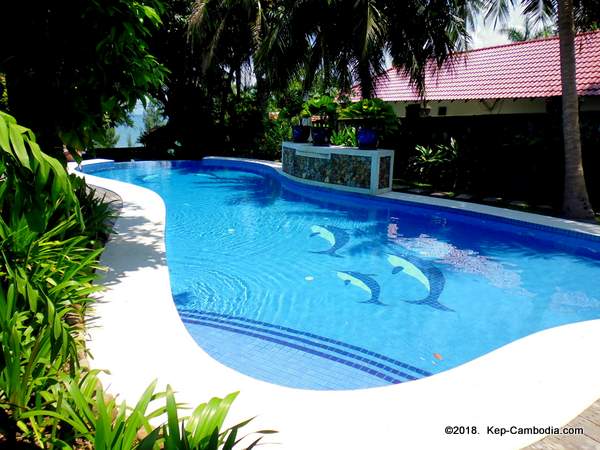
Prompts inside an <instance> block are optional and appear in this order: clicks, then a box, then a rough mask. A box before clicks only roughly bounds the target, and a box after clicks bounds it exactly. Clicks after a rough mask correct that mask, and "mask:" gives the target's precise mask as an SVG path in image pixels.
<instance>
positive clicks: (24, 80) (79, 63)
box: [0, 0, 166, 149]
mask: <svg viewBox="0 0 600 450" xmlns="http://www.w3.org/2000/svg"><path fill="white" fill-rule="evenodd" d="M8 3H9V4H7V5H3V17H4V18H5V19H6V20H4V21H3V24H2V27H0V40H1V42H3V45H2V46H0V73H3V74H4V75H5V76H6V88H7V89H6V90H7V93H8V106H9V109H10V112H11V113H12V114H13V115H14V116H16V117H17V118H18V120H19V121H20V123H22V124H24V125H25V126H27V127H30V128H32V129H34V130H36V134H37V135H38V139H39V140H40V141H41V142H42V144H43V145H45V148H47V149H50V148H52V147H56V146H59V145H61V144H63V143H64V144H67V145H70V146H73V147H75V148H85V147H86V146H89V145H90V144H91V143H92V141H93V140H94V139H97V138H99V137H101V136H102V135H103V134H104V132H105V129H106V128H108V127H111V126H113V125H114V124H115V123H117V122H119V121H122V120H124V119H125V117H126V115H127V112H128V111H129V110H131V109H132V108H133V107H134V105H135V103H136V101H137V100H138V99H141V98H143V97H144V96H145V95H146V94H147V93H148V92H150V91H151V90H153V89H156V88H158V87H159V86H160V85H161V83H162V81H163V79H164V76H165V74H166V71H165V69H164V67H163V66H162V65H161V64H160V63H159V62H158V61H157V60H156V59H155V58H154V56H153V55H152V54H151V53H150V52H149V51H148V40H149V38H150V35H151V32H152V31H153V30H154V29H156V27H157V26H159V24H160V17H159V13H160V11H161V10H162V4H161V3H160V2H159V1H158V0H140V1H133V2H132V1H127V0H90V1H84V2H78V1H60V2H49V3H45V4H44V5H43V6H37V5H36V4H34V5H33V6H32V4H30V3H25V2H8Z"/></svg>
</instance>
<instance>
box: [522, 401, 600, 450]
mask: <svg viewBox="0 0 600 450" xmlns="http://www.w3.org/2000/svg"><path fill="white" fill-rule="evenodd" d="M566 427H569V428H575V427H581V428H583V431H584V434H583V435H577V436H571V435H560V436H547V437H545V438H544V439H542V440H540V441H538V442H536V443H535V444H532V445H530V446H528V447H525V448H524V449H523V450H600V400H596V402H594V403H593V404H592V405H591V406H590V407H589V408H587V409H586V410H585V411H583V412H582V413H581V414H579V415H578V416H577V417H576V418H575V419H573V420H572V421H570V422H569V423H568V424H567V425H566Z"/></svg>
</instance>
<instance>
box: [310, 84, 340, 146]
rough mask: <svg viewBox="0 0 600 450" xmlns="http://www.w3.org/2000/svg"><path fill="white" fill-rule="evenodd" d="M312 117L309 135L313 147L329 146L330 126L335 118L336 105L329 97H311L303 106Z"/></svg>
mask: <svg viewBox="0 0 600 450" xmlns="http://www.w3.org/2000/svg"><path fill="white" fill-rule="evenodd" d="M305 108H306V110H307V111H308V112H309V113H310V115H311V117H312V124H313V126H312V127H311V135H312V140H313V144H314V145H329V141H330V138H331V125H332V123H333V121H334V120H335V118H336V113H337V104H336V103H335V101H334V100H333V98H331V97H330V96H329V95H322V96H320V97H313V98H312V99H310V100H308V101H307V102H306V104H305Z"/></svg>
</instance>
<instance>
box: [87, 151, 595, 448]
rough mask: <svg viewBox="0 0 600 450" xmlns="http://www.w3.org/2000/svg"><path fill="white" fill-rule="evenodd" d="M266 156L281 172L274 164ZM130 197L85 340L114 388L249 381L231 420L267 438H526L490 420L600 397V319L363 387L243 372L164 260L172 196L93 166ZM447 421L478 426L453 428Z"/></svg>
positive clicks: (564, 419) (374, 444)
mask: <svg viewBox="0 0 600 450" xmlns="http://www.w3.org/2000/svg"><path fill="white" fill-rule="evenodd" d="M257 163H260V164H268V165H270V166H271V167H273V168H274V170H278V171H280V167H279V166H278V165H277V164H275V163H265V162H257ZM84 176H85V178H86V179H87V181H88V183H90V184H93V185H96V186H100V187H103V188H105V189H109V190H111V191H114V192H115V193H117V194H118V195H119V196H121V198H122V199H123V208H122V210H121V215H120V217H119V218H118V220H117V222H116V224H115V231H116V234H115V235H113V236H112V238H111V239H110V240H109V242H108V244H107V246H106V250H105V251H104V253H103V254H102V259H101V263H102V264H103V265H104V266H106V267H108V268H109V271H108V273H107V274H106V276H104V278H103V280H102V284H103V285H105V286H106V290H105V291H104V292H103V293H102V294H101V298H100V300H99V303H98V305H97V306H96V307H95V316H96V319H95V320H94V321H93V323H91V324H90V328H89V330H88V332H89V342H88V346H89V349H90V351H91V353H92V355H93V360H92V361H91V365H92V367H94V368H100V369H107V370H109V371H110V374H109V375H106V376H104V381H105V384H106V385H107V386H108V388H109V390H110V391H111V392H112V393H114V394H118V395H119V397H120V398H124V399H127V400H128V402H131V403H133V402H135V401H136V400H137V398H138V396H139V395H140V394H141V393H142V391H143V390H144V388H145V387H146V386H147V385H148V384H149V383H150V382H151V381H152V380H153V379H156V378H157V379H158V380H159V383H160V386H165V385H166V384H167V383H169V384H171V385H172V386H173V387H174V389H176V390H177V391H178V393H179V394H178V400H179V401H183V402H187V403H189V404H192V405H193V404H197V403H200V402H203V401H206V400H208V399H209V398H210V397H212V396H223V395H226V394H227V393H229V392H233V391H240V392H241V393H240V395H239V397H238V399H237V400H236V402H235V403H234V405H233V408H232V411H231V414H230V416H229V417H228V421H227V423H228V424H233V423H237V422H239V421H241V420H242V419H246V418H249V417H253V416H258V417H257V418H256V419H255V421H254V422H252V423H251V424H250V425H249V426H248V427H246V428H247V429H248V430H258V429H264V428H267V429H275V430H278V431H279V434H277V435H274V436H270V437H267V439H266V441H265V442H272V443H278V444H277V445H266V446H264V447H263V448H266V449H271V448H272V449H283V450H307V449H311V450H337V449H340V450H341V449H343V450H352V449H357V450H358V449H360V450H365V449H386V450H387V449H427V450H431V449H478V450H480V449H518V448H521V447H523V446H525V445H528V444H530V443H532V442H535V441H537V440H539V439H540V438H541V437H542V436H540V435H510V434H506V435H504V436H502V437H501V436H498V435H492V434H488V433H487V432H486V429H487V427H488V426H496V427H503V426H504V427H510V426H513V425H515V426H519V427H530V426H537V427H548V426H550V425H552V426H562V425H564V424H566V423H568V422H569V421H570V420H571V419H573V418H574V417H575V416H577V414H579V413H580V412H581V411H583V410H584V409H585V408H586V407H587V406H589V405H590V404H591V403H592V402H594V401H595V400H596V399H598V398H600V378H599V374H600V358H599V357H598V345H599V343H600V320H594V321H588V322H580V323H576V324H571V325H565V326H561V327H557V328H552V329H549V330H544V331H541V332H539V333H535V334H533V335H530V336H527V337H525V338H523V339H519V340H517V341H515V342H512V343H510V344H508V345H506V346H504V347H502V348H500V349H498V350H495V351H493V352H491V353H488V354H486V355H484V356H482V357H480V358H477V359H475V360H473V361H471V362H469V363H466V364H464V365H462V366H459V367H456V368H454V369H451V370H448V371H445V372H442V373H440V374H437V375H433V376H431V377H428V378H424V379H420V380H417V381H411V382H407V383H403V384H399V385H393V386H387V387H381V388H372V389H362V390H354V391H310V390H300V389H292V388H286V387H282V386H278V385H274V384H270V383H266V382H263V381H259V380H256V379H253V378H250V377H248V376H245V375H243V374H241V373H239V372H237V371H235V370H233V369H230V368H228V367H226V366H224V365H222V364H221V363H219V362H218V361H216V360H214V359H213V358H212V357H211V356H209V355H208V354H207V353H205V352H204V351H203V350H202V348H200V347H199V346H198V344H196V342H195V341H194V340H193V339H192V337H191V336H190V335H189V334H188V332H187V330H186V328H185V326H184V324H183V323H182V321H181V320H180V318H179V315H178V313H177V310H176V308H175V304H174V302H173V299H172V296H171V290H170V284H169V272H168V268H167V265H166V256H165V243H164V224H165V205H164V203H163V201H162V199H161V198H160V197H159V196H158V195H157V194H156V193H154V192H152V191H149V190H147V189H144V188H141V187H137V186H134V185H131V184H127V183H122V182H119V181H114V180H108V179H104V178H99V177H96V176H93V175H84ZM384 195H385V197H389V198H399V199H403V200H410V201H418V202H426V203H429V204H437V205H444V206H450V207H453V208H458V209H469V210H477V211H479V212H484V213H491V214H494V215H499V216H504V217H511V218H516V219H519V220H527V221H532V222H536V223H540V224H545V225H550V226H557V227H560V228H570V229H576V230H579V231H583V232H586V233H591V234H599V235H600V227H597V226H594V225H586V224H580V223H576V222H570V221H566V220H562V219H556V218H550V217H544V216H539V215H534V214H527V213H523V212H516V211H510V210H504V209H500V208H494V207H489V206H481V205H473V204H470V203H462V202H457V201H451V200H444V199H433V198H423V197H419V196H414V195H409V194H399V193H389V194H384ZM448 425H457V426H460V425H464V426H473V425H474V426H477V427H478V430H479V434H477V435H463V436H459V435H446V434H445V433H444V428H445V427H446V426H448Z"/></svg>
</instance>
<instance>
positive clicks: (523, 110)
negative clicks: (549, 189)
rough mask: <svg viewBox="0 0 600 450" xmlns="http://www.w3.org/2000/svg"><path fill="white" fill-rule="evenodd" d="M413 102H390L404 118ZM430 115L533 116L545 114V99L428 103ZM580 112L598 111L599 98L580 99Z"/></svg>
mask: <svg viewBox="0 0 600 450" xmlns="http://www.w3.org/2000/svg"><path fill="white" fill-rule="evenodd" d="M414 103H415V102H391V104H392V107H393V108H394V111H395V112H396V114H397V115H398V116H400V117H405V116H406V105H410V104H414ZM427 105H428V106H429V107H430V108H431V113H430V115H431V116H432V117H437V116H438V109H439V108H440V107H443V106H445V107H446V115H447V116H479V115H487V114H535V113H545V112H546V99H545V98H534V99H516V100H512V99H498V100H484V101H480V100H467V101H465V100H454V101H447V100H445V101H437V100H433V101H429V102H427ZM581 110H582V111H600V97H583V98H582V99H581Z"/></svg>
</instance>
